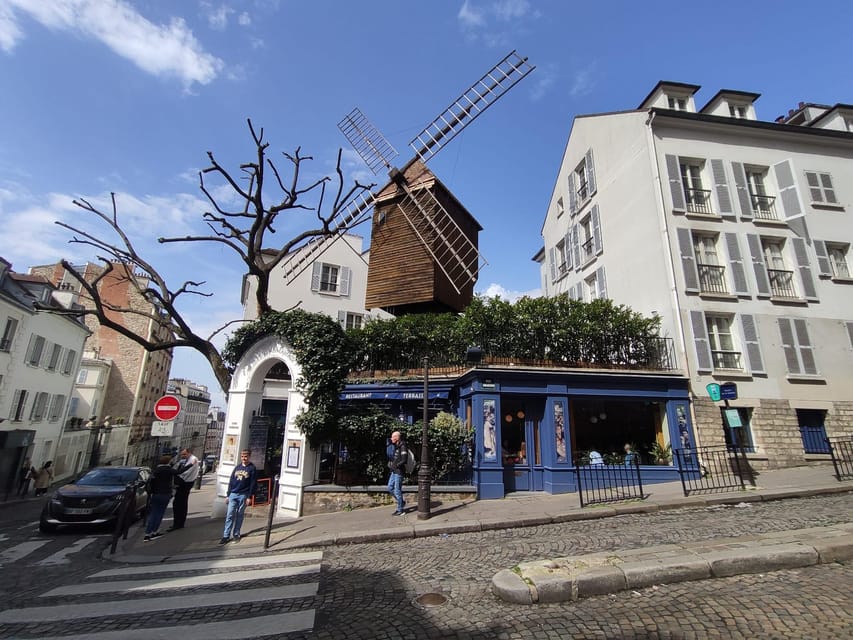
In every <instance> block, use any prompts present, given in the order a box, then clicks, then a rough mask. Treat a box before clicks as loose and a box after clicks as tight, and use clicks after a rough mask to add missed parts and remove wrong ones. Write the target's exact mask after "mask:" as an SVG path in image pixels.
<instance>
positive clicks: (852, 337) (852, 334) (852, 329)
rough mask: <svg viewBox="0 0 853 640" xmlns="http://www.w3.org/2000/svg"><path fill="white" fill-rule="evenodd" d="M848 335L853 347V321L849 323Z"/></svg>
mask: <svg viewBox="0 0 853 640" xmlns="http://www.w3.org/2000/svg"><path fill="white" fill-rule="evenodd" d="M847 337H848V338H850V347H851V348H853V322H848V323H847Z"/></svg>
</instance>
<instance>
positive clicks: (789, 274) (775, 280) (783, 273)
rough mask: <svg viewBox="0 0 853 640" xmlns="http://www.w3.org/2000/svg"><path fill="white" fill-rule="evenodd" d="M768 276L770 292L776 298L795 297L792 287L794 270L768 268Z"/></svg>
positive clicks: (795, 293)
mask: <svg viewBox="0 0 853 640" xmlns="http://www.w3.org/2000/svg"><path fill="white" fill-rule="evenodd" d="M767 276H768V277H769V278H770V293H771V294H772V295H774V296H776V297H777V298H796V297H797V292H796V290H795V289H794V272H793V271H788V270H786V269H768V270H767Z"/></svg>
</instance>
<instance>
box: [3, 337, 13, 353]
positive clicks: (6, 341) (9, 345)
mask: <svg viewBox="0 0 853 640" xmlns="http://www.w3.org/2000/svg"><path fill="white" fill-rule="evenodd" d="M11 348H12V341H11V340H10V339H8V338H5V339H2V340H0V351H9V350H11Z"/></svg>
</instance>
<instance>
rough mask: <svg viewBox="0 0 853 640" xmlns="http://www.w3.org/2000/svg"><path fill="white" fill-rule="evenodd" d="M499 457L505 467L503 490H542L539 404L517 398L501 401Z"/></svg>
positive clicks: (540, 411) (540, 412) (540, 415)
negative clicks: (501, 418)
mask: <svg viewBox="0 0 853 640" xmlns="http://www.w3.org/2000/svg"><path fill="white" fill-rule="evenodd" d="M501 405H502V408H503V409H504V411H503V423H502V424H501V460H502V462H503V467H504V474H503V475H504V491H505V492H511V491H541V490H542V485H543V481H542V475H543V473H542V443H541V434H540V428H541V422H542V410H541V408H539V407H538V403H537V404H534V403H533V402H532V401H529V400H528V401H524V402H521V401H517V400H511V401H509V402H505V401H504V402H502V403H501Z"/></svg>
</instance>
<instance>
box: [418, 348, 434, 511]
mask: <svg viewBox="0 0 853 640" xmlns="http://www.w3.org/2000/svg"><path fill="white" fill-rule="evenodd" d="M423 420H424V425H423V426H424V428H423V433H422V434H421V464H420V467H419V468H418V520H428V519H429V516H430V482H431V480H430V474H431V473H432V470H431V469H430V455H429V358H426V357H424V414H423Z"/></svg>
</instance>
